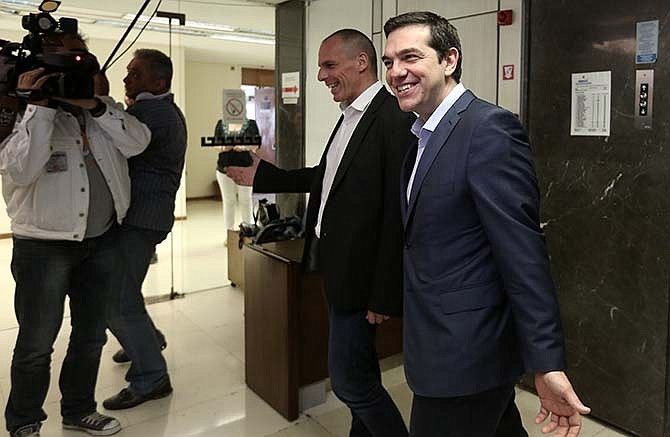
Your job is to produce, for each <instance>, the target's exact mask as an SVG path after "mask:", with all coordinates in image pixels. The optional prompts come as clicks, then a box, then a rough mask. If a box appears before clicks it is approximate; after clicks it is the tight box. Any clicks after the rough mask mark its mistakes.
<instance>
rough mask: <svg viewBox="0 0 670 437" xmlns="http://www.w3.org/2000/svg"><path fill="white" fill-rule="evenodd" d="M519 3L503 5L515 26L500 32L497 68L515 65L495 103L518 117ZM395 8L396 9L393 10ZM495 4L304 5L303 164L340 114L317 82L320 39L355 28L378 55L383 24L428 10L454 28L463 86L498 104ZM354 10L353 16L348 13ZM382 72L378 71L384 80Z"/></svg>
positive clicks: (407, 0)
mask: <svg viewBox="0 0 670 437" xmlns="http://www.w3.org/2000/svg"><path fill="white" fill-rule="evenodd" d="M521 3H522V0H501V8H502V9H513V10H514V24H513V25H512V26H505V27H501V28H500V52H499V60H500V69H502V65H505V64H514V65H515V67H516V68H515V79H514V80H513V81H502V80H501V81H499V84H498V86H497V90H498V93H499V96H498V104H499V105H501V106H503V107H505V108H507V109H509V110H511V111H512V112H516V113H518V112H519V107H520V86H519V84H520V82H521V73H522V71H521V66H520V64H521V45H522V41H521V37H522V29H521V23H522V22H523V20H522V16H521V14H522V11H521ZM396 5H397V10H396ZM497 9H498V1H497V0H451V1H448V2H447V1H444V0H321V1H316V2H311V3H309V5H308V6H307V14H306V15H307V26H306V39H307V41H306V52H307V53H306V55H307V56H306V59H307V66H306V68H305V74H306V75H307V77H306V86H305V88H306V89H305V94H306V109H305V111H306V114H305V117H306V119H305V120H306V124H305V125H306V133H305V136H306V146H305V149H306V150H305V153H306V159H305V160H306V163H307V165H315V164H317V163H318V162H319V159H320V157H321V154H322V153H323V150H324V148H325V145H326V142H327V141H328V137H329V136H330V133H331V130H332V129H333V127H334V125H335V123H336V121H337V118H338V117H339V115H340V112H339V108H338V107H337V105H336V104H335V103H333V101H332V97H331V96H330V93H329V92H328V90H327V89H326V87H325V86H324V85H323V84H321V83H320V82H318V81H317V80H316V74H317V70H318V61H317V60H318V50H319V45H320V43H321V40H323V38H324V37H326V36H328V35H329V34H331V33H332V32H334V31H336V30H338V29H341V28H345V27H348V28H355V29H358V30H360V31H362V32H363V33H365V34H367V35H368V36H370V37H371V39H372V41H373V43H374V44H375V47H376V49H377V51H378V54H380V53H382V52H383V45H384V44H385V42H386V40H385V37H384V36H383V33H381V34H380V32H381V30H382V26H383V24H384V23H385V22H386V20H387V19H388V18H390V17H392V16H395V15H397V14H399V13H403V12H409V11H415V10H428V11H432V12H435V13H437V14H440V15H442V16H444V17H446V18H447V19H449V20H450V21H451V22H452V24H454V26H455V27H456V28H457V29H458V32H459V36H460V38H461V45H462V49H463V77H462V82H463V84H464V85H465V86H466V87H467V88H469V89H471V90H472V91H473V92H474V93H475V94H476V95H477V96H478V97H481V98H483V99H485V100H488V101H491V102H494V103H495V102H496V83H497V78H496V75H497V74H500V73H499V72H498V71H497V58H496V53H497V52H498V48H497V47H496V45H497V32H498V25H497ZM352 11H355V13H352ZM384 74H385V71H384V68H383V67H381V68H380V75H381V77H382V78H383V76H384Z"/></svg>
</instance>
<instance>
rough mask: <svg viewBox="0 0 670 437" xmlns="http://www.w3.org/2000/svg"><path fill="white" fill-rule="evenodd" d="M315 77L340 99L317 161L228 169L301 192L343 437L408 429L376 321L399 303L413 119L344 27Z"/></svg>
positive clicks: (308, 259) (388, 436) (327, 45)
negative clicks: (388, 377)
mask: <svg viewBox="0 0 670 437" xmlns="http://www.w3.org/2000/svg"><path fill="white" fill-rule="evenodd" d="M318 79H319V80H320V81H321V82H323V83H324V84H325V85H326V86H327V87H328V88H329V89H330V92H331V94H332V95H333V100H335V101H336V102H338V103H339V104H340V109H341V110H342V116H341V117H340V120H339V121H338V123H337V125H336V126H335V130H334V131H333V133H332V135H331V138H330V140H329V142H328V145H327V146H326V150H325V151H324V153H323V156H322V157H321V162H320V163H319V165H318V166H317V167H312V168H303V169H299V170H291V171H286V170H281V169H279V168H277V167H275V166H273V165H271V164H269V163H267V162H265V161H260V163H259V159H258V157H256V156H255V155H253V154H252V156H254V165H253V166H252V167H226V174H227V175H228V176H229V177H231V178H232V179H233V180H235V181H236V182H237V183H239V184H243V185H252V184H253V187H254V191H256V192H263V193H267V192H295V193H305V192H309V193H310V197H309V205H308V207H307V218H306V229H305V253H304V256H303V265H305V266H309V268H310V269H312V268H316V266H317V265H318V270H319V271H320V272H321V273H322V275H323V276H322V277H323V288H324V290H325V292H326V297H327V301H328V310H329V323H330V338H329V342H328V368H329V372H330V381H331V385H332V388H333V392H335V394H336V395H337V396H338V398H340V399H341V400H342V401H343V402H344V403H345V404H346V405H347V406H348V407H349V409H350V410H351V415H352V424H351V433H350V434H349V435H350V436H351V437H362V436H375V437H382V436H383V437H395V436H398V437H400V436H406V435H407V428H406V426H405V424H404V422H403V419H402V417H401V415H400V413H399V412H398V409H397V407H396V406H395V404H394V403H393V401H392V400H391V398H390V396H389V394H388V393H387V392H386V390H385V389H384V387H383V386H382V384H381V376H380V370H379V362H378V359H377V353H376V351H375V326H376V325H378V324H380V323H382V322H383V321H384V320H386V319H388V317H389V316H395V315H400V312H401V307H402V300H401V299H402V294H401V289H400V284H401V281H402V280H401V258H400V257H401V251H402V249H401V244H400V210H399V208H398V196H400V186H399V184H398V178H399V177H400V161H401V159H402V156H403V155H404V154H405V151H406V149H407V146H409V144H410V143H411V138H412V137H411V134H410V132H409V128H410V126H411V124H412V122H413V121H414V118H415V117H414V116H412V115H410V114H405V113H403V112H402V111H401V110H400V108H398V104H397V102H396V100H395V99H394V98H393V96H392V95H391V94H390V93H389V92H388V91H387V90H386V88H384V86H383V85H382V84H381V83H380V82H379V81H378V80H377V58H376V54H375V49H374V46H373V45H372V42H371V41H370V39H369V38H368V37H367V36H365V35H363V34H362V33H361V32H359V31H357V30H352V29H344V30H340V31H337V32H335V33H334V34H332V35H330V36H329V37H327V38H326V39H325V40H323V42H322V43H321V48H320V49H319V74H318Z"/></svg>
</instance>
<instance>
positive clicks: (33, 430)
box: [9, 422, 42, 437]
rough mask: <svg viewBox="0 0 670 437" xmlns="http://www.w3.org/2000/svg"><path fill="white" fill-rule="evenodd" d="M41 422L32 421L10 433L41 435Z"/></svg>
mask: <svg viewBox="0 0 670 437" xmlns="http://www.w3.org/2000/svg"><path fill="white" fill-rule="evenodd" d="M41 427H42V424H41V423H39V422H38V423H31V424H29V425H23V426H22V427H21V428H18V429H15V430H14V431H12V432H10V433H9V437H39V435H40V428H41Z"/></svg>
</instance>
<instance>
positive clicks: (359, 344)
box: [328, 305, 407, 437]
mask: <svg viewBox="0 0 670 437" xmlns="http://www.w3.org/2000/svg"><path fill="white" fill-rule="evenodd" d="M366 314H367V311H353V312H352V311H340V310H336V309H335V308H333V306H332V305H331V306H330V309H329V313H328V316H329V322H330V332H329V339H328V371H329V373H330V383H331V387H332V389H333V392H334V393H335V395H336V396H337V397H338V398H339V399H340V400H341V401H342V402H344V403H345V404H346V405H347V407H349V409H350V410H351V417H352V420H351V431H350V433H349V436H350V437H406V436H407V427H406V426H405V422H404V421H403V418H402V416H401V415H400V411H398V407H396V405H395V403H394V402H393V400H392V399H391V396H389V394H388V392H387V391H386V390H385V389H384V387H383V386H382V379H381V371H380V369H379V360H378V359H377V352H376V351H375V329H376V328H375V325H371V324H369V323H368V321H367V320H366V319H365V316H366Z"/></svg>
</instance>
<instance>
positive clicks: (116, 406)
mask: <svg viewBox="0 0 670 437" xmlns="http://www.w3.org/2000/svg"><path fill="white" fill-rule="evenodd" d="M170 393H172V385H171V384H170V378H169V377H168V376H166V377H165V379H163V381H162V382H161V383H160V384H159V385H158V387H156V388H155V389H154V390H153V391H152V392H151V393H147V394H145V395H141V394H139V393H135V392H134V391H132V390H130V389H129V388H124V389H123V390H121V391H120V392H118V393H117V394H115V395H114V396H112V397H111V398H108V399H105V400H104V401H103V403H102V406H103V407H105V408H106V409H108V410H125V409H126V408H133V407H136V406H137V405H139V404H142V403H144V402H146V401H150V400H153V399H161V398H164V397H166V396H169V395H170Z"/></svg>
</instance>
